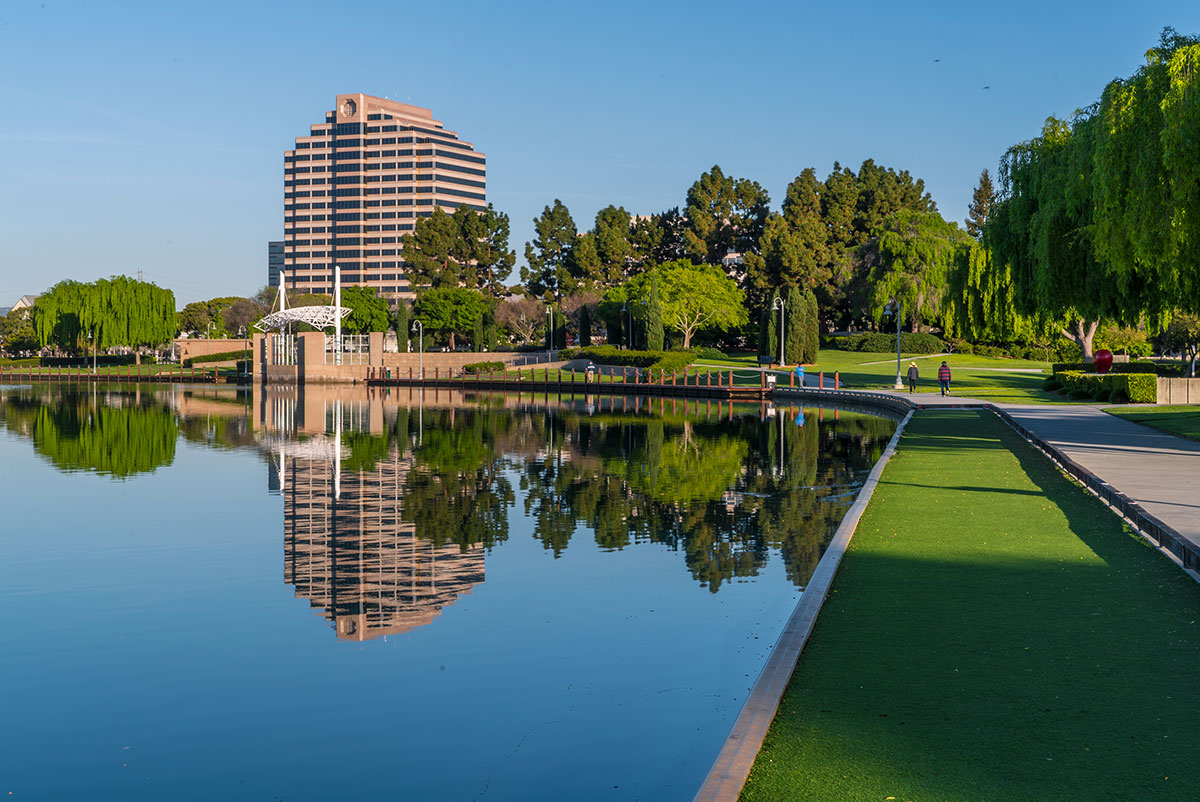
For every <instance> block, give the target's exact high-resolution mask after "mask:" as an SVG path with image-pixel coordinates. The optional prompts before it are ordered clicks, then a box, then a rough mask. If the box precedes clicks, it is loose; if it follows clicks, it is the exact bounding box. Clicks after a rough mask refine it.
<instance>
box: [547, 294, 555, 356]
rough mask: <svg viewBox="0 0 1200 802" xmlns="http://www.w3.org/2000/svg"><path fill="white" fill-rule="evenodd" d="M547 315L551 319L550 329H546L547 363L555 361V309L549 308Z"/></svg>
mask: <svg viewBox="0 0 1200 802" xmlns="http://www.w3.org/2000/svg"><path fill="white" fill-rule="evenodd" d="M546 314H547V315H549V317H550V327H549V328H548V329H546V361H547V362H553V361H554V307H553V306H547V307H546Z"/></svg>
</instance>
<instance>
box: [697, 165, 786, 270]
mask: <svg viewBox="0 0 1200 802" xmlns="http://www.w3.org/2000/svg"><path fill="white" fill-rule="evenodd" d="M770 203H771V198H770V196H769V195H768V194H767V191H766V190H765V189H763V188H762V187H761V186H759V184H758V182H756V181H751V180H750V179H747V178H733V177H732V176H726V175H725V173H724V172H722V171H721V168H720V167H719V166H717V165H713V168H712V170H710V171H709V172H707V173H702V174H701V176H700V178H699V179H697V181H696V183H694V184H692V187H691V189H689V190H688V194H687V212H686V219H687V223H686V227H685V228H684V230H683V245H684V248H685V249H686V251H687V255H688V256H690V257H692V258H693V259H696V260H699V261H701V262H707V263H708V264H713V265H719V264H721V260H722V259H724V258H725V255H726V254H727V253H729V252H731V251H732V252H736V253H741V254H747V253H751V252H754V251H755V250H756V249H757V248H758V242H759V240H760V239H761V238H762V233H763V228H764V226H765V225H766V223H767V216H768V214H769V213H770Z"/></svg>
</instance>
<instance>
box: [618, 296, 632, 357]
mask: <svg viewBox="0 0 1200 802" xmlns="http://www.w3.org/2000/svg"><path fill="white" fill-rule="evenodd" d="M621 311H622V312H623V313H624V314H625V318H626V319H627V320H628V321H629V325H628V327H627V328H626V329H625V350H626V351H629V350H632V347H633V344H632V342H631V341H630V339H629V338H630V337H631V336H633V315H632V314H630V312H629V304H628V303H622V304H621Z"/></svg>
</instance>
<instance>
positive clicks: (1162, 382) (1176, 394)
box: [1158, 376, 1200, 404]
mask: <svg viewBox="0 0 1200 802" xmlns="http://www.w3.org/2000/svg"><path fill="white" fill-rule="evenodd" d="M1158 403H1160V404H1200V379H1164V378H1163V377H1161V376H1160V377H1159V378H1158Z"/></svg>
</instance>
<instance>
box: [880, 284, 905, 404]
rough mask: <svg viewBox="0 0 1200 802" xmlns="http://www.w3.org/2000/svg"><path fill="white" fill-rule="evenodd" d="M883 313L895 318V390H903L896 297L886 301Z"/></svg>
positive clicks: (898, 307) (898, 309) (898, 310)
mask: <svg viewBox="0 0 1200 802" xmlns="http://www.w3.org/2000/svg"><path fill="white" fill-rule="evenodd" d="M883 311H884V312H888V313H890V314H893V315H895V316H896V384H895V389H897V390H903V389H904V381H903V380H902V379H901V378H900V302H899V301H897V300H896V296H894V295H893V296H892V297H891V298H889V299H888V303H887V306H885V307H884V308H883Z"/></svg>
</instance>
